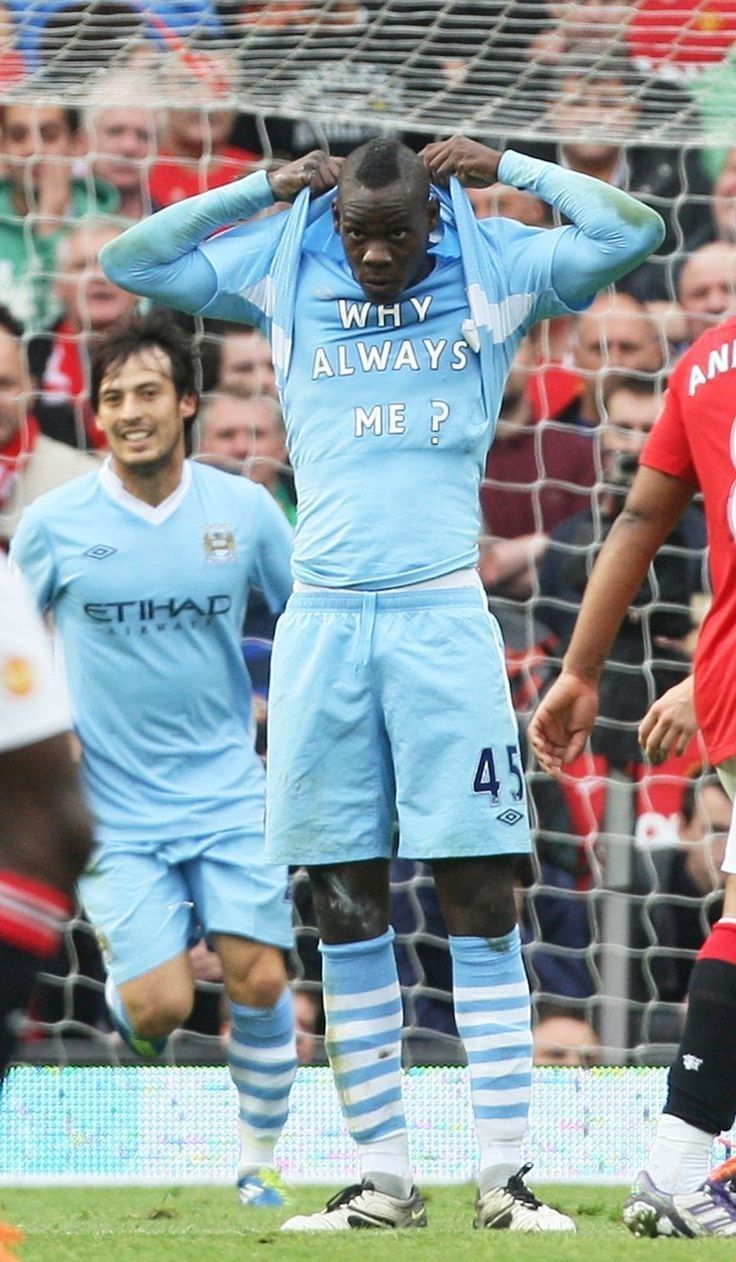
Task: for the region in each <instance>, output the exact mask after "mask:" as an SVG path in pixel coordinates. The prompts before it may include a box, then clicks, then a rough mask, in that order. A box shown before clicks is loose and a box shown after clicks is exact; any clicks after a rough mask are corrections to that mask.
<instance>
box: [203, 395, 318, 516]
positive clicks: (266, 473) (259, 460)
mask: <svg viewBox="0 0 736 1262" xmlns="http://www.w3.org/2000/svg"><path fill="white" fill-rule="evenodd" d="M197 428H198V430H199V442H198V448H199V451H200V452H201V453H202V454H204V455H222V456H230V457H232V459H234V460H239V461H241V462H242V463H243V464H244V466H245V467H244V470H243V472H244V473H246V474H247V475H248V477H249V478H251V479H252V480H253V481H254V482H260V483H261V485H262V486H265V487H266V489H267V490H268V491H270V492H271V494H272V495H273V497H274V499H275V500H276V501H277V503H278V504H280V506H281V508H282V509H283V511H284V513H285V514H286V517H287V518H288V520H289V521H290V522H291V524H292V525H293V524H294V522H295V521H296V498H295V495H294V479H293V477H292V474H291V470H290V468H289V463H288V457H287V455H286V431H285V429H284V421H283V417H282V415H281V408H280V406H279V404H278V402H277V401H276V399H274V398H272V397H271V395H267V394H263V395H250V396H248V397H246V398H244V397H243V396H242V394H235V393H225V394H217V395H215V396H214V398H211V399H210V400H209V401H208V402H207V403H206V404H205V406H204V408H203V409H202V411H201V413H200V416H199V418H198V421H197Z"/></svg>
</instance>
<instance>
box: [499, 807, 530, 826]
mask: <svg viewBox="0 0 736 1262" xmlns="http://www.w3.org/2000/svg"><path fill="white" fill-rule="evenodd" d="M523 818H524V817H523V815H522V813H521V811H512V810H508V811H502V812H501V814H500V815H497V816H496V819H497V820H498V822H499V824H518V822H519V820H520V819H523Z"/></svg>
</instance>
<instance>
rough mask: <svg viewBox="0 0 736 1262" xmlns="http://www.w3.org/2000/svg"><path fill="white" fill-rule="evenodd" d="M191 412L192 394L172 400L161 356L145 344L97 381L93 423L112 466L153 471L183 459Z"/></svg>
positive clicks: (172, 389)
mask: <svg viewBox="0 0 736 1262" xmlns="http://www.w3.org/2000/svg"><path fill="white" fill-rule="evenodd" d="M195 410H196V400H195V398H194V397H193V396H192V395H188V394H185V395H182V397H181V398H177V394H176V388H175V386H174V382H173V380H172V375H171V362H170V360H169V357H168V355H167V354H166V352H165V351H163V350H160V349H159V347H157V346H149V347H145V348H144V349H143V350H141V351H139V352H137V353H136V354H134V355H131V356H130V358H129V359H126V360H125V361H124V363H122V364H118V365H115V366H114V367H113V368H111V369H110V371H109V372H108V374H107V375H106V376H105V377H103V379H102V383H101V385H100V397H99V403H98V408H97V424H98V425H99V427H100V429H101V430H102V432H103V433H104V434H105V437H106V438H107V443H108V446H109V448H110V451H111V453H112V458H113V464H114V465H118V466H119V469H121V470H126V471H128V472H131V473H140V474H146V473H154V472H159V471H160V470H161V469H163V468H164V467H166V466H167V465H169V464H173V463H174V462H175V461H176V460H180V459H181V458H182V457H183V454H184V422H185V421H186V420H188V419H189V417H191V416H193V415H194V412H195Z"/></svg>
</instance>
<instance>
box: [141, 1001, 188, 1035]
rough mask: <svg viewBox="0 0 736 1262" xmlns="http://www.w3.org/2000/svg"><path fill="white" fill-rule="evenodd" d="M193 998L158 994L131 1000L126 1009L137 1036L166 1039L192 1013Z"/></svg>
mask: <svg viewBox="0 0 736 1262" xmlns="http://www.w3.org/2000/svg"><path fill="white" fill-rule="evenodd" d="M192 1004H193V998H192V996H187V995H184V994H180V995H168V996H162V995H160V994H158V993H156V992H152V993H151V994H143V995H139V996H136V997H135V998H133V999H131V998H129V997H126V999H125V1008H126V1011H127V1014H128V1019H129V1021H130V1024H131V1025H132V1027H133V1029H134V1030H135V1032H136V1034H139V1035H140V1036H141V1038H146V1039H157V1038H164V1037H165V1036H166V1035H168V1034H171V1033H172V1031H174V1030H177V1029H178V1028H179V1026H180V1025H182V1024H183V1023H184V1021H186V1019H187V1017H188V1016H189V1015H190V1013H191V1011H192Z"/></svg>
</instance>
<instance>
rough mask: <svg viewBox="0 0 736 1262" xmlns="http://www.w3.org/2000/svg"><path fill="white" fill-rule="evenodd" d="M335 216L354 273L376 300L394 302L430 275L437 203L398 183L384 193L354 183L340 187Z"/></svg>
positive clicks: (384, 189)
mask: <svg viewBox="0 0 736 1262" xmlns="http://www.w3.org/2000/svg"><path fill="white" fill-rule="evenodd" d="M334 217H335V228H336V230H337V231H338V232H339V234H340V237H341V238H342V243H343V246H344V248H345V253H346V255H347V259H348V263H349V264H350V267H351V270H352V272H353V275H354V277H355V279H356V280H357V282H358V284H359V285H360V287H361V289H362V290H363V292H364V293H365V296H366V298H369V299H370V301H371V302H381V303H383V302H394V301H395V300H396V299H397V298H398V296H399V294H401V293H402V292H403V291H404V290H405V289H408V288H409V287H410V286H411V285H414V284H416V283H417V281H420V280H423V278H424V277H425V276H427V275H428V274H429V272H430V270H431V267H432V261H431V259H430V257H429V255H428V254H427V243H428V240H429V234H430V232H431V231H432V229H433V228H434V227H435V225H436V223H437V203H436V201H435V200H434V199H432V200H429V201H427V200H425V199H424V198H423V197H421V198H418V197H417V196H416V195H414V196H412V194H411V193H410V192H407V190H406V189H405V188H404V187H403V185H402V184H400V183H398V182H397V183H395V184H390V185H388V186H387V187H386V188H380V189H370V188H362V187H361V186H360V185H357V184H352V183H351V184H348V185H346V186H345V187H343V188H341V189H340V193H339V197H338V200H337V202H336V203H335V207H334Z"/></svg>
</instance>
